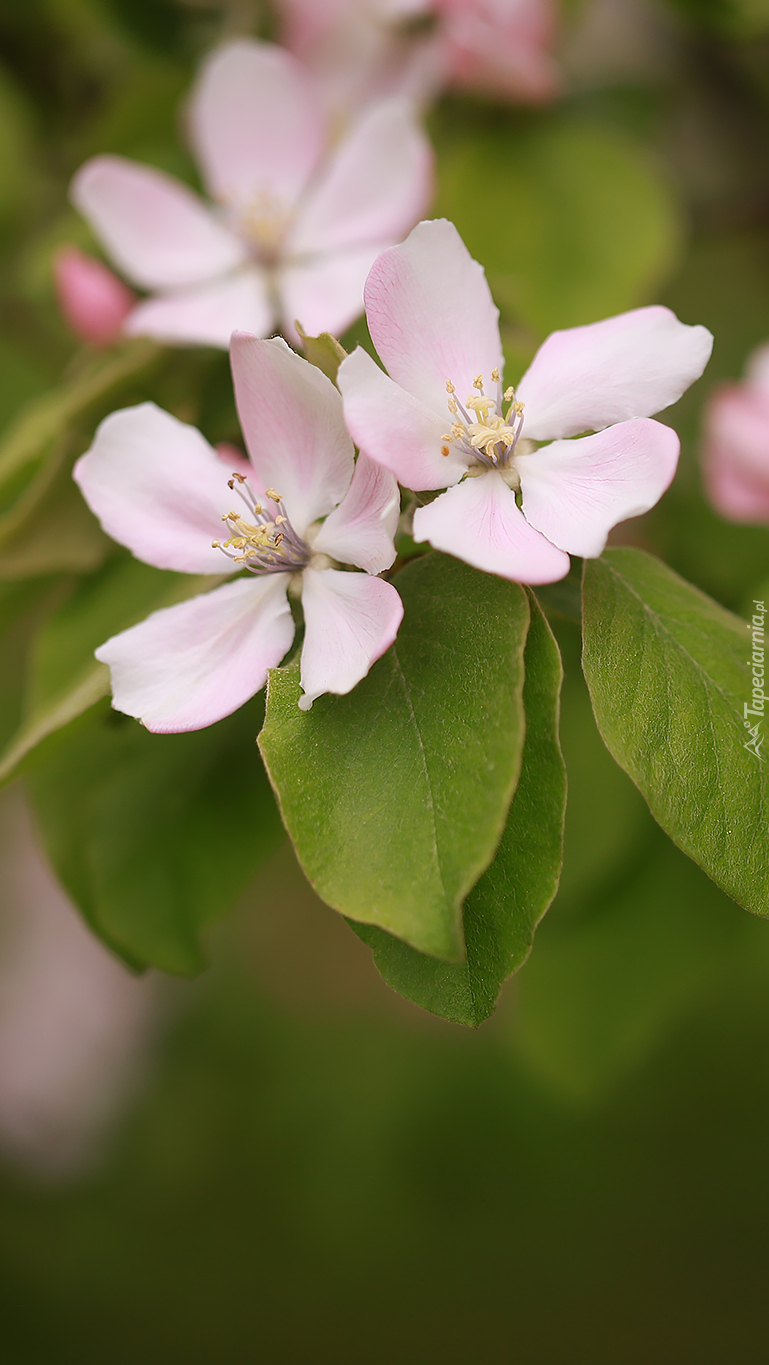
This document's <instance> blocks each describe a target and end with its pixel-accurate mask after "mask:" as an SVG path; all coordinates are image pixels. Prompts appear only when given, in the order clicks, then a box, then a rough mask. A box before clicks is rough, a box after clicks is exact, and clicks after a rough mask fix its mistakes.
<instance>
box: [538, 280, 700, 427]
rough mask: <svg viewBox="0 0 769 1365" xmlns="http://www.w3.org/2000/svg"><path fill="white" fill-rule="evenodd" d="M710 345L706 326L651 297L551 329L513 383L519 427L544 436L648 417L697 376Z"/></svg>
mask: <svg viewBox="0 0 769 1365" xmlns="http://www.w3.org/2000/svg"><path fill="white" fill-rule="evenodd" d="M712 349H713V337H712V336H711V334H710V332H709V331H708V330H707V328H706V327H689V326H687V325H686V324H685V323H683V322H679V321H678V318H677V317H676V315H675V313H671V311H670V309H669V308H663V307H661V306H660V305H657V304H655V305H653V306H652V307H650V308H636V309H634V310H633V311H632V312H630V313H620V314H619V315H618V316H617V317H614V318H606V319H605V320H604V321H603V322H591V323H590V324H589V325H588V326H587V327H570V328H569V329H568V330H567V331H564V332H553V333H552V335H551V336H549V337H548V338H547V341H545V342H543V344H542V345H541V346H540V348H539V350H538V351H537V354H536V355H535V357H534V359H533V361H532V362H531V365H530V366H529V368H528V370H527V371H526V373H525V375H524V376H523V379H522V380H521V382H520V384H519V385H518V390H517V396H518V398H519V399H520V400H521V402H522V403H524V404H525V407H526V411H525V415H524V433H525V435H526V436H527V437H531V438H532V439H533V440H535V441H548V440H551V439H554V438H557V437H563V436H578V435H579V434H580V433H581V432H584V431H600V430H602V429H603V428H604V427H608V426H611V425H612V423H614V422H624V421H627V420H628V419H629V418H631V417H651V416H652V415H653V414H654V413H655V412H661V411H662V410H663V408H668V407H670V404H671V403H675V402H677V401H678V399H679V398H680V397H681V394H682V393H684V392H685V391H686V389H688V387H689V385H690V384H693V383H694V381H695V379H699V377H700V375H701V374H702V371H703V370H704V368H705V366H706V365H707V363H708V360H709V358H710V352H711V350H712Z"/></svg>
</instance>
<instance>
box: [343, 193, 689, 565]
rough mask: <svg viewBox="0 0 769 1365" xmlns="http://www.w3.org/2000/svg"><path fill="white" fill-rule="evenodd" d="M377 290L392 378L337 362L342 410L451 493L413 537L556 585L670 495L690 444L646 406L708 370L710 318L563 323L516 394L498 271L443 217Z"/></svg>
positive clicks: (363, 439) (392, 454)
mask: <svg viewBox="0 0 769 1365" xmlns="http://www.w3.org/2000/svg"><path fill="white" fill-rule="evenodd" d="M365 300H366V315H367V318H368V325H369V330H370V332H371V336H372V339H373V341H374V344H375V346H376V348H377V351H378V352H379V356H380V358H381V360H382V362H383V363H384V364H385V365H386V366H387V370H388V372H389V375H390V377H389V378H388V376H387V375H386V374H384V373H383V371H382V370H380V368H379V367H378V365H376V363H375V362H374V360H372V358H371V356H369V355H368V354H367V353H366V352H365V351H363V350H362V349H361V348H360V347H358V348H357V350H355V351H354V352H353V354H352V355H351V356H348V358H347V359H346V360H344V361H343V362H342V365H341V366H340V369H339V386H340V388H341V390H342V395H343V398H344V407H345V417H346V420H347V425H348V427H349V430H350V431H351V433H352V435H353V437H354V439H355V440H356V442H357V443H358V445H359V447H360V449H361V450H363V451H365V452H366V454H367V455H369V456H370V457H371V458H372V459H373V460H376V461H377V462H378V463H379V464H381V465H383V466H384V467H385V468H386V469H390V470H392V472H393V473H394V474H395V475H396V476H397V477H398V479H399V480H400V482H401V483H402V484H404V485H405V487H407V488H410V489H413V490H414V491H417V492H418V491H423V490H428V489H447V491H446V492H444V493H443V494H442V495H441V496H440V497H438V498H436V499H435V500H434V501H432V502H430V503H428V505H427V506H423V507H419V508H418V509H417V511H416V512H415V514H414V539H415V540H417V541H420V542H421V541H429V542H430V544H431V545H433V546H434V547H435V548H436V549H440V550H445V551H447V552H448V553H449V554H453V555H456V556H457V557H458V558H459V559H464V560H466V562H467V563H469V564H473V565H475V566H476V567H477V568H479V569H485V570H487V571H488V572H490V573H496V574H500V575H501V576H502V577H504V578H511V579H515V580H519V581H522V582H525V583H548V582H552V581H555V580H556V579H558V578H561V577H563V575H564V574H565V573H567V572H568V568H569V559H568V555H569V554H577V555H583V556H587V557H594V556H597V555H600V553H601V551H602V550H603V547H604V545H605V543H606V537H607V535H608V532H609V530H610V529H611V527H612V526H614V525H615V524H616V523H617V522H619V521H624V520H625V519H626V518H627V517H632V516H638V515H639V514H640V513H642V512H645V511H647V510H648V509H649V508H650V507H653V506H654V504H655V503H656V502H657V501H658V499H659V498H660V497H661V496H662V494H663V492H664V491H665V489H666V488H667V486H668V484H669V483H670V481H671V479H672V478H673V475H674V473H675V469H676V464H677V461H678V450H679V442H678V437H677V436H676V434H675V432H673V431H672V430H671V429H670V428H669V427H666V426H663V425H662V423H660V422H654V421H651V420H650V418H649V414H651V413H654V412H658V411H660V409H662V408H666V407H668V406H669V404H671V403H674V402H675V401H676V400H677V399H678V398H679V397H680V396H681V394H682V393H683V392H684V390H685V389H686V388H688V386H689V385H690V384H691V383H692V382H693V381H694V380H695V379H696V378H697V377H698V376H699V375H700V374H701V373H702V371H703V369H704V367H705V365H706V363H707V360H708V357H709V355H710V350H711V346H712V340H713V339H712V337H711V335H710V333H709V332H708V331H707V330H706V328H704V327H688V326H685V325H684V324H683V323H681V322H679V321H678V319H677V318H676V317H675V315H674V314H673V313H671V312H670V311H669V309H667V308H662V307H649V308H639V309H636V310H634V311H633V312H630V313H623V314H620V315H619V316H618V317H614V318H607V319H606V320H605V321H603V322H597V323H592V324H590V325H589V326H585V327H573V328H571V329H569V330H567V331H563V332H554V333H553V334H552V336H550V337H548V339H547V340H546V341H545V342H544V343H543V345H542V346H541V347H540V348H539V351H538V352H537V354H536V355H535V357H534V360H533V361H532V363H531V365H530V366H529V369H528V370H527V371H526V373H525V375H524V376H523V379H522V380H521V382H520V384H519V385H518V389H517V391H515V390H514V389H513V388H512V387H510V388H507V389H505V386H504V383H503V380H502V370H503V358H502V347H501V342H500V335H499V325H498V316H499V315H498V312H497V309H496V308H495V306H494V303H493V300H492V298H491V294H490V292H489V288H488V285H487V283H486V277H485V275H484V272H483V269H482V267H481V266H480V265H478V263H477V262H476V261H474V260H473V259H472V257H471V256H470V254H469V252H468V251H467V248H466V247H465V245H464V243H463V242H462V239H461V238H460V236H459V234H458V232H457V230H456V228H455V227H454V226H453V224H452V223H448V222H446V221H445V220H437V221H434V222H427V223H420V224H419V225H418V226H417V227H416V228H415V229H414V231H413V232H412V233H411V234H410V236H409V237H408V238H407V239H406V241H405V242H404V243H402V245H400V246H396V247H392V248H390V249H389V250H388V251H385V252H383V254H382V255H381V256H380V257H379V260H378V261H377V262H376V264H375V265H374V267H373V269H372V271H371V274H370V275H369V278H368V281H367V283H366V289H365ZM487 385H489V392H487V389H486V386H487ZM447 427H448V429H447ZM588 431H591V432H593V433H595V434H593V435H589V436H584V435H581V433H583V432H588ZM575 436H579V438H580V439H577V440H568V439H564V438H568V437H575ZM540 441H548V442H549V444H548V445H545V446H543V447H541V448H539V449H538V448H537V443H538V442H540ZM518 498H520V506H519V502H518Z"/></svg>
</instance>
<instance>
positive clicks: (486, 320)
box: [364, 218, 503, 421]
mask: <svg viewBox="0 0 769 1365" xmlns="http://www.w3.org/2000/svg"><path fill="white" fill-rule="evenodd" d="M364 296H365V300H366V317H367V319H368V325H369V331H370V332H371V337H372V340H373V342H374V345H375V346H376V349H377V351H378V353H379V356H380V359H381V360H382V363H383V364H384V365H385V366H386V368H387V371H388V373H389V374H390V376H391V377H392V378H393V379H394V380H395V381H396V382H397V383H398V384H401V385H402V386H403V388H404V389H406V390H407V391H408V392H409V393H411V394H413V395H414V397H415V398H419V399H420V400H421V402H423V403H426V404H427V406H428V407H430V408H432V410H433V411H434V412H437V413H438V414H439V415H440V416H441V417H443V419H444V421H445V420H448V407H447V402H446V399H447V394H446V381H447V380H451V382H452V383H453V384H455V385H456V389H457V397H458V398H459V399H461V400H462V402H464V400H465V398H466V397H467V395H468V394H469V393H471V392H472V386H473V380H474V379H475V377H476V375H478V374H482V375H483V376H484V379H485V381H486V385H487V386H488V392H490V393H493V391H494V386H493V384H492V383H491V371H492V369H494V368H495V367H496V368H498V369H499V370H500V371H501V369H502V364H503V361H502V346H501V342H500V339H499V312H498V310H497V308H496V307H495V306H494V301H493V299H492V297H491V293H490V291H489V286H488V284H487V283H486V276H485V274H484V271H483V267H482V266H480V265H479V264H478V262H477V261H474V260H473V258H472V256H471V255H470V253H469V251H468V250H467V247H466V246H465V244H464V242H463V241H462V238H461V237H460V235H459V233H458V232H457V230H456V228H455V227H454V224H453V223H449V222H447V221H446V220H445V219H443V218H441V219H437V220H435V221H433V222H427V223H419V224H418V225H417V226H416V227H415V228H414V231H413V232H412V233H410V234H409V236H408V237H407V238H406V240H405V242H401V244H400V246H394V247H391V248H390V249H389V251H384V252H383V253H382V255H381V256H380V257H379V259H378V261H377V262H376V264H375V265H374V267H373V269H372V271H371V274H370V275H369V277H368V280H367V281H366V288H365V291H364Z"/></svg>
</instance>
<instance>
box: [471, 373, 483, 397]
mask: <svg viewBox="0 0 769 1365" xmlns="http://www.w3.org/2000/svg"><path fill="white" fill-rule="evenodd" d="M473 388H474V389H477V390H478V392H479V393H483V375H482V374H477V375H476V376H475V379H474V380H473Z"/></svg>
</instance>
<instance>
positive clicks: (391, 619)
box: [299, 569, 403, 711]
mask: <svg viewBox="0 0 769 1365" xmlns="http://www.w3.org/2000/svg"><path fill="white" fill-rule="evenodd" d="M302 605H303V607H304V619H305V636H304V645H303V647H302V672H301V681H302V687H303V689H304V696H303V697H301V698H300V700H299V706H300V709H301V710H302V711H309V709H310V707H311V706H312V704H313V702H314V701H315V699H316V698H317V697H320V696H322V695H323V693H324V692H335V693H336V694H337V695H341V696H344V695H345V693H347V692H351V691H352V689H353V687H355V686H356V684H357V683H359V682H360V681H361V678H365V676H366V674H367V673H368V671H369V669H370V667H371V665H372V664H373V663H375V662H376V660H377V659H379V658H380V657H381V655H382V654H384V653H385V650H388V649H389V648H390V645H391V644H392V642H393V640H394V639H395V637H396V635H397V634H398V627H399V626H400V623H401V621H402V619H403V603H402V602H401V599H400V597H399V596H398V593H397V592H396V590H395V588H394V587H393V586H392V584H391V583H385V581H384V579H382V578H374V577H372V576H371V575H370V574H363V573H341V572H340V571H339V570H338V569H320V570H318V569H305V571H304V575H303V578H302Z"/></svg>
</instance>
